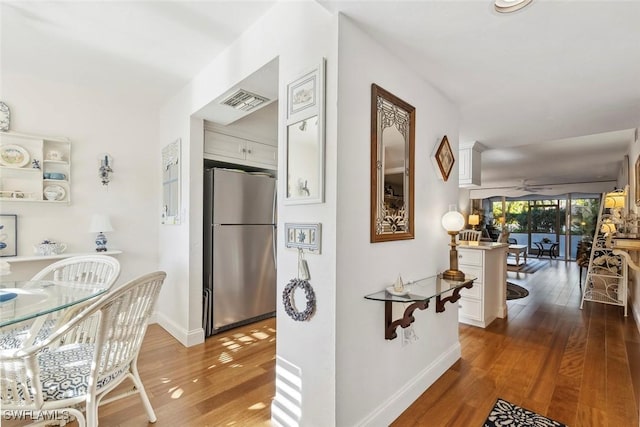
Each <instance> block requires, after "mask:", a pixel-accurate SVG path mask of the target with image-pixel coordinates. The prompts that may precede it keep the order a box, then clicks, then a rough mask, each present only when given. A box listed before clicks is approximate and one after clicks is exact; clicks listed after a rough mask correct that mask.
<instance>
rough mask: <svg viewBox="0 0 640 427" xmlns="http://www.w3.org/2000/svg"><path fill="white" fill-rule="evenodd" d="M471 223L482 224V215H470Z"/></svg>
mask: <svg viewBox="0 0 640 427" xmlns="http://www.w3.org/2000/svg"><path fill="white" fill-rule="evenodd" d="M468 221H469V225H478V224H480V215H474V214H472V215H469V219H468Z"/></svg>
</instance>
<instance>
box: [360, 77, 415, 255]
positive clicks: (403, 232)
mask: <svg viewBox="0 0 640 427" xmlns="http://www.w3.org/2000/svg"><path fill="white" fill-rule="evenodd" d="M385 130H386V131H387V132H385ZM414 164H415V108H414V107H413V106H411V105H410V104H408V103H406V102H405V101H403V100H401V99H400V98H398V97H397V96H395V95H393V94H391V93H390V92H388V91H386V90H384V89H383V88H381V87H380V86H378V85H376V84H375V83H374V84H372V85H371V223H370V227H371V243H378V242H388V241H394V240H408V239H413V238H414V230H415V229H414V218H413V213H414V170H415V166H414ZM395 193H397V194H395Z"/></svg>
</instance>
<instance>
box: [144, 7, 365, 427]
mask: <svg viewBox="0 0 640 427" xmlns="http://www.w3.org/2000/svg"><path fill="white" fill-rule="evenodd" d="M334 26H335V20H334V19H333V17H331V16H330V15H329V14H328V13H327V12H326V11H325V10H324V9H323V8H322V7H321V6H319V5H318V4H316V3H314V2H284V3H277V4H276V5H275V6H274V7H273V8H272V9H270V10H269V11H268V12H267V13H266V14H265V15H264V16H263V17H262V18H260V19H259V20H258V21H257V22H256V23H255V24H254V25H253V26H252V27H251V28H249V29H248V30H247V31H245V33H243V35H242V36H241V37H240V38H239V39H238V40H237V41H236V42H235V43H233V44H232V45H231V46H230V47H229V48H228V49H227V50H226V51H225V52H224V53H223V54H221V55H220V56H218V57H217V58H215V59H214V60H213V61H212V62H211V63H210V64H209V65H208V66H207V67H206V68H205V69H204V70H203V71H202V72H201V73H200V74H199V75H198V76H196V77H195V78H194V79H193V80H192V82H191V83H190V84H189V85H188V86H187V87H186V88H185V89H184V90H183V91H181V92H180V93H179V94H176V96H175V97H174V98H172V99H171V100H170V101H169V102H168V103H166V104H165V105H164V106H163V108H162V111H161V115H160V121H159V123H160V135H159V138H158V141H159V144H161V145H164V144H167V143H169V142H171V141H173V140H175V139H176V138H178V137H179V138H182V142H183V145H182V156H183V159H184V161H183V164H182V166H183V169H182V178H183V182H182V189H183V200H182V206H183V210H184V212H185V215H183V217H184V218H185V222H183V224H181V225H176V226H160V229H159V245H160V263H161V265H164V266H165V268H166V269H167V270H168V272H169V276H168V277H167V284H166V285H167V286H166V288H165V290H166V291H167V293H165V294H163V295H161V298H160V301H159V311H160V314H159V316H158V320H159V322H160V323H161V324H162V325H163V326H164V327H165V328H167V329H168V330H169V331H170V332H171V333H172V334H173V335H174V336H176V337H177V338H178V339H179V340H180V341H181V342H182V343H184V344H186V345H193V344H197V343H199V342H202V340H203V334H202V325H201V314H202V307H201V305H202V156H203V155H202V153H203V137H202V126H203V123H202V120H199V119H190V118H189V117H190V116H191V115H192V114H193V113H195V112H196V111H198V110H200V109H201V108H202V107H203V106H204V105H206V104H208V103H209V102H210V101H211V100H213V99H215V98H217V97H219V96H220V95H222V94H223V93H224V92H225V91H227V90H228V89H229V88H230V87H231V86H233V85H234V84H236V83H237V82H238V81H241V80H242V79H244V78H246V77H247V76H249V75H250V74H252V73H253V72H254V71H256V70H258V69H259V68H260V67H261V66H263V65H264V64H266V63H267V62H269V61H271V60H272V59H273V58H276V57H277V58H279V74H280V77H279V86H280V87H279V93H280V99H285V95H286V83H287V82H290V81H292V80H294V79H295V78H297V77H298V76H299V74H300V73H301V72H303V71H306V70H308V69H309V68H310V67H312V66H314V65H316V64H319V63H320V60H321V58H322V57H325V58H327V63H328V72H327V116H328V117H330V119H329V120H327V124H326V129H327V179H326V183H325V188H326V194H327V195H326V200H327V201H326V203H324V204H318V205H306V206H285V205H284V204H283V203H282V198H280V202H279V205H278V241H279V242H278V277H277V281H278V295H281V293H282V290H283V289H284V286H285V285H286V284H287V282H288V281H289V280H290V279H291V278H292V277H295V276H296V274H297V272H296V266H297V253H296V252H295V251H291V250H287V249H285V248H284V245H283V243H282V242H283V232H284V223H285V222H322V223H323V241H322V245H323V253H322V255H309V256H308V257H307V260H308V262H309V266H310V270H311V274H312V285H313V286H314V287H315V290H316V296H317V298H318V312H317V314H316V315H315V316H314V317H313V319H312V320H311V321H310V322H294V321H293V320H291V319H290V318H288V317H287V316H286V314H285V313H284V312H283V311H282V306H281V304H279V305H278V318H277V329H278V332H277V340H278V341H277V352H278V355H279V356H280V357H282V358H284V359H286V360H288V361H289V362H291V363H293V364H294V365H296V366H297V367H299V368H300V369H301V381H302V389H303V394H304V396H305V397H304V399H303V402H302V414H303V415H302V420H301V422H302V423H303V425H322V426H330V425H334V424H335V326H334V320H335V294H334V291H335V259H336V254H335V199H336V191H335V182H336V180H335V176H336V172H335V164H336V162H335V152H336V149H335V145H336V142H335V141H336V136H335V126H336V125H335V117H336V110H335V105H336V95H335V93H336V89H335V88H336V86H335V85H336V81H335V69H336V66H337V64H336V59H335V52H334V51H335V44H336V40H335V38H336V37H337V35H336V34H337V31H336V30H335V28H334ZM285 105H286V103H285V102H280V103H279V114H280V117H279V124H280V128H279V137H278V138H279V169H282V165H283V163H282V162H283V158H284V150H285V147H284V136H283V135H285V134H286V132H284V126H283V122H284V120H283V114H284V108H285ZM156 150H159V147H157V148H156ZM284 185H285V181H284V179H280V180H279V187H278V190H279V192H280V194H284ZM278 301H280V298H278ZM354 398H357V396H354Z"/></svg>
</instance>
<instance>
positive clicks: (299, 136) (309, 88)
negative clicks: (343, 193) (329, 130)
mask: <svg viewBox="0 0 640 427" xmlns="http://www.w3.org/2000/svg"><path fill="white" fill-rule="evenodd" d="M324 68H325V60H324V59H323V60H322V62H321V63H320V64H319V65H318V66H316V67H314V68H313V69H312V70H310V71H309V72H307V73H305V74H304V75H303V76H302V77H300V78H298V79H296V80H295V81H293V82H292V83H290V84H289V85H287V120H286V124H287V129H286V139H287V140H286V147H287V151H286V156H285V163H286V167H285V170H286V179H285V183H286V189H285V190H286V191H285V199H284V203H285V204H306V203H322V202H324Z"/></svg>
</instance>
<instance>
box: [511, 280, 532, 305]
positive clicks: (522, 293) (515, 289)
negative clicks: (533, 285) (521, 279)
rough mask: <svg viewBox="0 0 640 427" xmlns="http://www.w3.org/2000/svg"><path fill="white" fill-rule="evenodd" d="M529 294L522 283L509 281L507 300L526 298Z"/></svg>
mask: <svg viewBox="0 0 640 427" xmlns="http://www.w3.org/2000/svg"><path fill="white" fill-rule="evenodd" d="M527 295H529V291H528V290H526V289H525V288H523V287H522V286H520V285H516V284H515V283H511V282H507V301H508V300H510V299H519V298H524V297H526V296H527Z"/></svg>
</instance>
